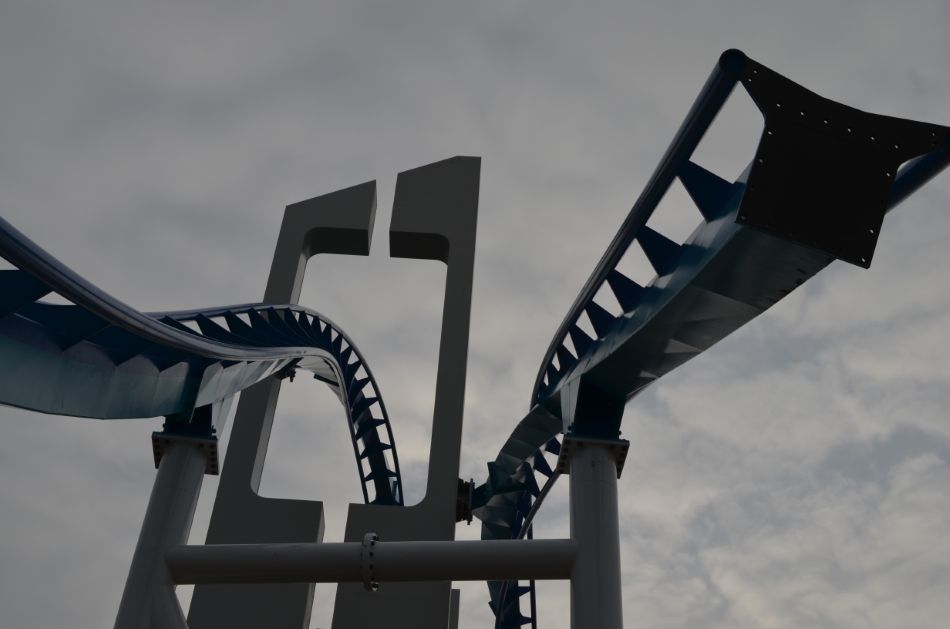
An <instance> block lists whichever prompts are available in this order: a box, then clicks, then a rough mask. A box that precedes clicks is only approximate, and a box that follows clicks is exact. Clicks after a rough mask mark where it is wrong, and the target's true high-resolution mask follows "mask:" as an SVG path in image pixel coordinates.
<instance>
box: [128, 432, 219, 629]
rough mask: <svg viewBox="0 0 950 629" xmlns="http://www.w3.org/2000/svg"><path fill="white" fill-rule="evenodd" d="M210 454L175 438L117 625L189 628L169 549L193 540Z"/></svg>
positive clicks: (147, 516)
mask: <svg viewBox="0 0 950 629" xmlns="http://www.w3.org/2000/svg"><path fill="white" fill-rule="evenodd" d="M206 466H207V459H206V456H205V452H204V451H203V450H202V449H201V447H200V445H195V444H192V443H188V442H187V441H181V442H172V443H170V444H169V445H168V447H167V449H166V450H165V452H164V454H163V456H162V460H161V463H160V464H159V466H158V473H156V475H155V484H154V485H153V487H152V495H151V496H150V497H149V500H148V508H147V510H146V512H145V520H144V521H143V523H142V531H141V533H139V541H138V543H137V544H136V546H135V554H134V555H133V556H132V565H131V567H130V568H129V578H128V580H127V581H126V583H125V591H124V592H123V593H122V602H121V603H120V604H119V614H118V616H117V617H116V621H115V628H116V629H187V627H188V624H187V622H186V621H185V616H184V614H183V613H182V611H181V606H180V605H179V604H178V599H177V598H176V596H175V585H174V583H172V580H171V577H170V576H169V574H168V568H167V566H166V564H165V551H166V550H168V549H169V548H171V547H173V546H178V545H179V544H184V543H186V542H187V541H188V533H189V531H190V530H191V522H192V519H193V517H194V514H195V505H196V504H197V502H198V493H199V491H200V490H201V481H202V480H203V478H204V473H205V468H206Z"/></svg>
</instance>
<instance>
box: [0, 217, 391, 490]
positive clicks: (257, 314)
mask: <svg viewBox="0 0 950 629" xmlns="http://www.w3.org/2000/svg"><path fill="white" fill-rule="evenodd" d="M0 255H2V256H3V257H4V258H5V259H6V260H7V261H8V262H10V263H11V264H12V265H13V266H15V267H16V269H13V270H4V271H0V341H2V342H0V363H2V364H3V365H6V366H7V367H6V368H5V373H4V377H3V378H0V401H2V402H3V403H4V404H8V405H11V406H19V407H22V408H26V409H30V410H34V411H39V412H43V413H55V414H59V415H73V416H80V417H94V418H101V419H117V418H132V417H159V416H164V417H166V418H167V421H166V424H165V426H166V432H169V433H172V434H173V433H176V432H178V433H182V434H194V432H195V431H194V427H193V426H191V424H192V418H193V416H194V415H195V410H196V409H201V408H206V407H210V406H213V405H215V404H219V403H221V402H223V401H226V400H227V399H229V398H231V397H232V396H234V395H235V394H237V393H239V392H240V391H241V390H243V389H245V388H247V387H249V386H251V385H252V384H254V383H256V382H259V381H261V380H263V379H265V378H268V377H271V376H275V375H276V376H282V377H283V376H291V377H292V376H293V374H294V372H295V371H296V370H297V369H303V370H307V371H310V372H311V373H313V376H314V377H315V378H316V379H318V380H321V381H323V382H325V383H326V384H327V385H328V386H329V387H330V389H331V390H333V391H334V393H336V395H337V396H338V397H339V399H340V401H341V403H342V404H343V407H344V409H345V411H346V416H347V419H348V423H349V427H350V431H349V432H350V437H351V439H352V442H353V451H354V455H355V457H356V459H357V465H358V468H359V475H360V481H361V484H362V490H363V497H364V500H365V501H366V502H368V503H374V504H402V490H401V489H402V482H401V478H400V474H399V461H398V458H397V455H396V449H395V442H394V440H393V435H392V429H391V427H390V423H389V417H388V415H387V413H386V407H385V405H384V403H383V400H382V396H381V395H380V392H379V387H378V385H377V384H376V381H375V379H374V378H373V374H372V372H371V371H370V369H369V366H368V365H367V364H366V361H365V360H364V358H363V356H362V354H361V353H360V352H359V350H358V349H357V348H356V346H355V345H354V344H353V342H352V341H351V340H350V338H349V337H347V336H346V334H345V333H344V332H343V331H342V330H341V329H340V328H339V326H337V325H336V324H335V323H333V322H332V321H330V320H329V319H328V318H326V317H324V316H323V315H321V314H319V313H317V312H314V311H312V310H309V309H307V308H303V307H300V306H296V305H271V304H243V305H235V306H225V307H220V308H208V309H203V310H194V311H182V312H160V313H149V314H146V313H142V312H139V311H137V310H135V309H133V308H131V307H130V306H127V305H126V304H124V303H122V302H121V301H119V300H117V299H115V298H114V297H112V296H110V295H108V294H106V293H105V292H103V291H102V290H100V289H98V288H97V287H95V286H93V285H92V284H90V283H89V282H88V281H86V280H85V279H83V278H81V277H79V276H78V275H76V274H75V273H74V272H73V271H71V270H70V269H68V268H67V267H65V266H64V265H63V264H62V263H60V262H59V261H58V260H56V259H55V258H54V257H53V256H51V255H50V254H48V253H47V252H45V251H44V250H43V249H41V248H40V247H39V246H38V245H36V244H35V243H33V242H32V241H30V240H29V239H28V238H27V237H26V236H24V235H23V234H22V233H20V232H19V231H17V230H16V229H15V228H14V227H13V226H11V225H10V224H9V223H7V222H6V221H4V220H3V219H0ZM51 293H55V294H58V295H59V296H61V297H62V298H64V299H66V300H67V301H69V302H71V304H70V305H61V304H53V303H46V302H43V301H42V299H43V298H44V297H46V296H47V295H49V294H51ZM204 436H207V437H209V438H211V439H215V438H216V437H215V435H214V434H213V430H212V434H207V435H204Z"/></svg>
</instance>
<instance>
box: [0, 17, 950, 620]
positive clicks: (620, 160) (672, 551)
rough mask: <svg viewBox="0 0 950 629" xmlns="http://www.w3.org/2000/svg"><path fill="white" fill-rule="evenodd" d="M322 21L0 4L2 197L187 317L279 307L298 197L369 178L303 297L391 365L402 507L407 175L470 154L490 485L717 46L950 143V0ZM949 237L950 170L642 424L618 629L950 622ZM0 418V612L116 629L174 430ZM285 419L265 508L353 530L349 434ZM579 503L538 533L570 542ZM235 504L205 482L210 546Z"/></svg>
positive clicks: (409, 280)
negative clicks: (395, 257)
mask: <svg viewBox="0 0 950 629" xmlns="http://www.w3.org/2000/svg"><path fill="white" fill-rule="evenodd" d="M324 4H326V3H316V2H279V1H271V2H266V3H265V2H256V3H254V2H247V1H238V0H230V1H228V2H224V1H221V2H209V1H204V0H196V1H192V2H162V3H158V2H127V1H119V0H71V1H68V2H67V1H65V0H63V1H60V2H50V1H46V0H29V1H26V0H22V1H20V0H4V1H3V2H2V3H0V200H2V210H0V211H2V213H3V216H4V217H5V218H6V219H7V220H9V221H10V222H12V223H13V224H14V225H15V226H16V227H18V228H19V229H21V230H22V231H24V232H26V233H27V234H28V235H29V236H30V237H32V238H33V239H34V240H36V241H37V242H38V243H40V244H41V245H42V246H44V247H46V248H47V249H48V250H50V251H52V252H54V253H55V254H56V255H57V256H58V257H60V259H61V260H63V261H64V262H65V263H66V264H68V265H69V266H71V267H72V268H73V269H75V270H76V271H78V272H79V273H80V274H82V275H84V276H85V277H87V278H88V279H90V280H91V281H93V282H94V283H96V284H98V285H99V286H101V287H102V288H104V289H105V290H107V291H109V292H111V293H112V294H114V295H116V296H117V297H119V298H121V299H122V300H124V301H126V302H128V303H130V304H132V305H134V306H136V307H138V308H140V309H142V310H168V309H176V308H186V307H197V306H212V305H223V304H229V303H239V302H247V301H256V300H258V299H260V297H261V296H262V294H263V288H264V282H265V279H266V273H267V270H268V267H269V264H270V259H271V256H272V254H273V247H274V244H275V242H276V236H277V230H278V227H279V223H280V218H281V215H282V212H283V208H284V206H285V205H287V204H289V203H293V202H296V201H299V200H302V199H306V198H309V197H312V196H316V195H319V194H324V193H327V192H330V191H333V190H336V189H339V188H342V187H345V186H349V185H353V184H356V183H360V182H363V181H367V180H370V179H376V180H377V181H378V185H379V201H378V205H379V209H378V211H377V224H376V240H375V243H374V247H373V252H372V255H371V257H370V258H368V259H361V258H346V257H322V258H317V259H315V260H314V261H313V262H312V263H311V266H310V277H309V278H308V281H307V284H306V286H305V289H304V291H303V296H302V298H301V302H302V303H303V304H304V305H306V306H309V307H311V308H314V309H317V310H319V311H322V312H324V313H325V314H327V315H328V316H330V317H332V318H333V319H334V320H336V321H337V322H339V323H340V324H341V325H343V326H344V327H345V329H346V330H347V331H348V332H349V333H350V335H351V336H352V337H353V338H354V340H355V341H356V343H357V344H358V345H359V347H360V348H361V350H362V351H363V353H364V354H365V356H366V358H367V360H368V361H369V363H370V364H371V365H372V368H373V370H374V372H375V374H376V375H377V378H378V380H379V383H380V386H381V388H382V392H383V395H384V396H385V399H386V404H387V407H388V408H389V411H390V414H391V417H392V419H393V427H394V431H395V434H396V440H397V444H398V449H399V457H400V460H401V462H402V467H403V471H404V477H405V480H406V483H407V487H406V493H407V495H408V497H409V498H410V499H413V498H415V499H418V498H419V497H420V496H421V494H422V491H423V487H424V483H425V478H424V475H425V458H426V454H427V450H428V431H429V425H430V424H431V412H432V395H433V386H434V366H435V358H436V355H437V350H438V347H437V335H438V325H439V320H440V309H441V300H442V284H443V282H444V277H445V276H444V270H443V269H442V268H441V267H440V265H438V264H437V263H427V262H419V261H391V260H389V259H388V257H387V256H388V245H387V229H388V222H389V216H390V210H391V205H392V194H393V185H394V182H395V175H396V173H397V172H399V171H402V170H407V169H409V168H413V167H415V166H418V165H422V164H425V163H429V162H433V161H436V160H440V159H443V158H446V157H450V156H452V155H457V154H463V155H478V156H481V157H482V159H483V161H482V181H481V197H480V216H479V233H478V253H477V256H478V257H477V261H476V269H475V274H476V276H475V293H474V306H473V308H474V313H473V314H474V316H473V324H472V340H471V348H470V354H469V380H468V389H467V403H466V417H465V422H466V423H465V441H464V453H463V460H462V462H461V474H462V476H463V477H464V478H468V477H474V478H475V479H476V481H478V482H482V481H483V480H484V478H485V475H486V468H485V462H486V461H488V460H490V459H493V458H494V457H495V454H496V453H497V450H498V448H499V447H500V446H501V444H502V443H503V441H504V439H505V438H506V437H507V435H508V433H509V431H510V429H511V428H512V427H513V425H514V423H515V422H516V421H517V420H518V419H520V417H521V416H522V415H523V413H524V411H525V410H526V403H527V400H528V397H529V394H530V390H531V386H532V383H533V380H534V375H535V372H536V370H537V368H538V364H539V361H540V359H541V356H542V354H543V352H544V350H545V348H546V347H547V344H548V342H549V340H550V337H551V335H552V334H553V333H554V331H555V329H556V327H557V325H558V323H559V322H560V320H561V318H562V317H563V315H564V313H565V311H566V309H567V308H568V306H569V305H570V303H571V301H572V300H573V297H574V295H575V294H576V292H577V290H578V289H579V288H580V287H581V285H582V284H583V282H584V280H585V279H586V277H587V275H588V274H589V272H590V270H591V268H592V267H593V265H594V264H595V262H596V261H597V259H598V258H599V256H600V255H601V253H602V252H603V250H604V248H605V247H606V245H607V243H608V242H609V240H610V238H611V236H612V235H613V233H614V231H615V230H616V228H617V227H618V226H619V224H620V222H621V220H622V218H623V217H624V216H625V214H626V212H627V211H628V209H629V207H630V205H631V204H632V202H633V200H634V199H635V198H636V196H637V194H638V192H639V191H640V189H641V187H642V186H643V184H644V182H645V181H646V179H647V177H648V176H649V174H650V173H651V171H652V168H653V166H654V165H655V163H656V161H657V160H658V159H659V157H660V156H661V155H662V153H663V151H664V149H665V147H666V145H667V144H668V142H669V141H670V139H671V138H672V135H673V133H674V131H675V130H676V128H677V126H678V125H679V123H680V121H681V120H682V118H683V116H684V115H685V113H686V111H687V109H688V108H689V105H690V103H691V102H692V99H693V98H694V96H695V95H696V93H697V92H698V90H699V88H700V86H701V85H702V83H703V81H704V80H705V77H706V76H707V75H708V73H709V71H710V70H711V68H712V66H713V64H714V62H715V60H716V58H717V56H718V55H719V53H720V52H721V51H722V50H724V49H726V48H730V47H738V48H741V49H743V50H744V51H745V52H746V53H747V54H749V55H750V56H751V57H753V58H755V59H757V60H759V61H761V62H763V63H764V64H766V65H768V66H770V67H772V68H774V69H776V70H778V71H779V72H782V73H784V74H786V75H787V76H790V77H791V78H793V79H794V80H796V81H797V82H800V83H802V84H804V85H805V86H807V87H809V88H811V89H813V90H815V91H817V92H819V93H821V94H823V95H825V96H828V97H831V98H834V99H837V100H840V101H843V102H845V103H847V104H849V105H853V106H856V107H859V108H862V109H866V110H869V111H873V112H876V113H885V114H891V115H898V116H902V117H908V118H914V119H919V120H925V121H929V122H937V123H943V124H948V123H950V70H948V61H950V39H948V38H947V36H946V33H947V32H948V30H950V3H947V2H946V0H931V1H929V2H912V1H904V2H900V3H895V2H884V1H880V2H828V1H823V2H817V1H812V0H800V1H797V2H787V1H786V2H779V1H776V0H768V1H759V2H738V1H728V2H679V1H668V2H626V3H606V2H586V3H581V2H560V1H557V2H555V1H548V2H541V1H534V2H518V1H515V0H506V1H494V0H489V1H480V2H474V1H469V2H463V3H449V2H436V1H424V0H410V1H401V2H395V1H390V2H379V3H369V2H357V1H350V2H345V3H344V2H341V3H338V6H336V7H330V6H323V5H324ZM760 127H761V122H760V119H759V118H758V116H757V113H756V111H755V110H754V108H753V107H752V106H751V105H750V104H749V102H748V99H747V98H746V97H745V95H744V94H740V93H737V94H736V95H735V98H734V99H733V101H732V102H730V104H729V105H728V106H727V111H725V112H724V114H723V117H722V120H721V122H720V124H719V126H718V127H717V129H716V131H715V132H713V133H712V134H711V135H710V137H709V138H708V140H707V142H706V143H704V145H703V146H702V147H701V148H700V155H699V156H700V159H701V161H703V163H704V164H705V165H706V166H707V167H709V168H710V169H712V170H715V171H717V172H720V173H721V174H722V175H723V176H727V177H730V178H731V177H734V176H735V175H736V174H737V173H738V172H739V171H740V170H741V169H742V167H743V166H744V165H745V163H746V161H747V160H748V159H750V158H751V156H752V151H753V149H754V146H755V143H756V133H757V130H758V129H759V128H760ZM676 195H677V191H674V193H673V196H671V199H670V202H669V203H666V204H664V205H663V206H662V207H661V208H660V213H659V214H658V217H657V218H658V220H661V223H660V224H661V226H663V227H665V228H667V229H669V230H671V231H673V232H676V231H681V230H683V229H689V228H691V227H692V226H693V225H695V224H696V223H697V222H698V221H699V214H698V212H696V210H694V209H693V208H692V207H690V206H689V204H688V203H678V201H680V200H682V196H681V195H680V196H676ZM664 221H665V222H664ZM948 241H950V175H946V174H945V175H944V176H942V177H941V178H938V179H937V180H935V181H934V182H933V183H932V184H931V185H929V186H928V187H927V188H926V189H924V190H923V191H921V192H920V193H918V194H917V195H916V196H915V197H914V198H913V199H912V200H910V201H909V202H907V203H905V204H904V205H902V206H900V207H899V208H898V210H897V211H895V212H894V213H892V214H891V215H889V216H888V218H887V220H886V222H885V226H884V230H883V233H882V236H881V239H880V242H879V245H878V248H877V252H876V255H875V258H874V264H873V266H872V268H871V269H870V270H868V271H865V270H862V269H858V268H856V267H852V266H849V265H847V264H844V263H841V262H838V263H835V264H834V265H832V267H831V268H829V269H828V270H827V271H825V272H823V273H822V274H821V275H819V276H818V277H817V278H815V279H813V280H811V281H810V282H809V283H808V284H806V285H805V286H804V287H803V288H802V289H800V290H798V291H797V292H795V293H793V294H792V295H791V296H790V297H788V298H787V299H785V300H784V301H783V302H780V303H779V304H778V305H777V306H775V307H774V308H773V309H772V310H770V311H769V312H768V313H766V314H765V315H764V316H762V317H760V318H759V319H757V320H756V321H754V322H752V323H751V324H749V325H747V326H746V327H744V328H742V329H740V330H739V331H738V332H736V333H735V334H733V335H732V336H731V337H729V338H728V339H726V340H725V341H724V342H722V343H720V344H719V345H717V346H716V347H714V348H713V349H712V350H710V351H708V352H706V353H705V354H703V355H702V356H700V357H699V358H697V359H695V360H693V361H692V362H690V363H688V364H687V365H686V366H684V367H682V368H681V369H680V370H678V371H676V372H674V373H672V374H670V375H669V376H667V377H666V378H664V379H663V380H662V381H661V382H659V383H658V384H656V385H655V386H654V387H653V388H652V389H651V390H650V391H649V392H648V393H646V394H644V395H642V396H640V397H638V398H637V399H636V400H634V402H633V403H631V404H630V405H629V407H628V409H627V412H626V416H625V419H624V424H623V431H624V436H625V437H627V438H628V439H630V440H631V452H630V456H629V458H628V460H627V464H626V469H625V471H624V475H623V478H622V479H621V482H620V490H621V511H622V524H621V535H622V540H621V543H622V548H623V587H624V590H623V591H624V610H625V617H626V623H627V626H629V627H649V628H669V629H673V628H676V629H686V628H719V627H723V628H724V627H732V628H736V627H738V628H749V629H752V628H793V627H795V628H797V627H821V628H837V627H841V628H845V627H848V628H850V627H879V628H882V629H884V628H893V627H908V628H915V627H920V628H932V627H935V626H939V625H940V624H942V623H945V622H946V618H948V617H950V596H947V591H948V589H950V418H948V417H947V415H948V413H947V410H946V409H947V408H948V407H950V365H948V361H947V359H946V353H947V347H948V343H950V280H948V279H947V275H946V271H945V269H946V268H948V265H950V253H948V248H947V245H946V243H947V242H948ZM394 287H398V290H395V289H394ZM2 410H3V412H2V414H0V415H2V416H0V472H2V480H0V626H2V627H4V628H7V627H9V628H11V629H48V628H49V627H107V626H111V625H112V622H113V620H114V616H115V611H116V608H117V605H118V601H119V597H120V595H121V591H122V586H123V583H124V580H125V576H126V573H127V570H128V562H129V559H130V557H131V554H132V549H133V546H134V543H135V539H136V536H137V534H138V527H139V525H140V523H141V518H142V515H143V513H144V507H145V503H146V500H147V498H148V493H149V491H150V488H151V482H152V479H153V477H154V469H153V465H152V455H151V448H150V443H149V434H150V433H151V431H152V430H155V429H157V427H158V426H159V423H160V420H155V419H148V420H128V421H121V422H98V421H94V420H81V419H69V418H61V417H50V416H43V415H38V414H31V413H27V412H22V411H19V410H15V409H7V408H4V409H2ZM278 413H279V416H278V419H277V422H276V424H275V428H274V435H273V438H272V442H271V447H270V450H269V455H268V462H267V466H266V467H265V472H264V481H263V487H262V491H263V493H265V494H266V495H271V496H287V497H299V498H311V499H322V500H324V501H325V505H326V509H327V529H326V540H327V541H339V540H341V539H342V536H343V526H344V521H343V518H344V515H345V510H346V504H347V503H348V502H351V501H359V500H360V490H359V484H358V481H357V475H356V469H355V465H354V462H353V461H352V460H351V458H350V455H349V452H350V447H349V445H347V436H346V427H345V424H344V416H343V413H342V412H341V411H340V409H339V408H338V406H337V403H336V402H335V400H334V398H333V397H332V395H331V394H330V393H329V392H328V391H327V390H326V389H325V388H322V386H321V385H318V384H317V383H315V382H309V381H307V380H306V379H303V380H300V379H298V381H297V382H296V383H294V384H293V385H291V386H289V387H286V388H285V393H284V395H283V396H282V398H281V402H280V406H279V411H278ZM225 440H226V435H225ZM341 479H342V480H341ZM566 487H567V483H566V482H562V483H560V484H559V487H558V488H557V490H556V492H555V493H554V494H553V495H552V498H551V499H550V500H549V501H548V502H547V503H546V504H545V508H544V509H543V510H542V512H541V514H540V515H539V519H538V521H537V527H536V535H538V536H545V537H546V536H552V537H555V536H564V535H566V534H567V509H566V498H565V494H566V492H565V490H566ZM215 488H216V482H215V479H214V478H212V477H208V478H206V482H205V489H204V492H203V494H202V501H201V504H200V506H199V512H198V516H197V519H196V524H195V530H194V532H193V536H192V538H193V540H194V541H196V542H201V541H203V539H204V534H205V527H206V525H207V518H208V515H209V511H210V500H211V498H213V492H214V490H215ZM477 535H478V527H477V526H476V525H473V526H472V527H465V526H464V525H462V526H461V527H460V529H459V536H460V537H467V538H470V537H477ZM462 588H463V590H462V603H463V605H462V619H461V626H462V627H463V628H465V629H471V628H475V627H489V626H491V616H490V614H489V612H488V608H487V605H486V601H487V591H486V590H485V588H484V586H483V585H482V584H478V583H469V584H462ZM567 591H568V589H567V585H566V584H564V583H553V584H551V583H545V584H541V586H540V589H539V602H540V605H541V608H542V609H541V614H540V616H541V626H543V627H544V628H545V629H555V628H566V627H567V626H568V624H569V623H568V619H567V616H566V615H565V614H566V603H565V600H564V599H565V596H566V593H567ZM188 597H189V592H188V591H187V590H186V589H183V591H182V598H183V600H185V601H186V602H187V600H188ZM332 597H333V588H332V587H325V586H320V587H318V589H317V596H316V602H315V605H314V608H315V611H314V616H313V619H312V622H311V626H312V627H317V626H320V627H328V626H329V618H330V614H331V610H330V607H329V606H330V605H331V604H332Z"/></svg>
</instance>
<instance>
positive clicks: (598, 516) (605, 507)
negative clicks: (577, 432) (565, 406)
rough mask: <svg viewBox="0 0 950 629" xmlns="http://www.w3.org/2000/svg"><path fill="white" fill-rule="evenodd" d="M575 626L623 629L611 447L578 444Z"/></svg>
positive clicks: (573, 464)
mask: <svg viewBox="0 0 950 629" xmlns="http://www.w3.org/2000/svg"><path fill="white" fill-rule="evenodd" d="M570 475H571V488H570V500H571V538H573V539H574V540H575V541H576V542H577V559H576V560H575V561H574V569H573V571H572V572H571V627H572V629H585V628H586V627H597V628H598V629H623V608H622V605H623V601H622V593H621V588H620V526H619V521H618V511H617V476H618V474H617V462H616V460H615V452H614V450H613V449H612V447H611V444H608V443H596V442H595V443H591V442H585V443H580V444H577V445H576V446H575V447H574V449H573V451H572V455H571V459H570Z"/></svg>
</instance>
